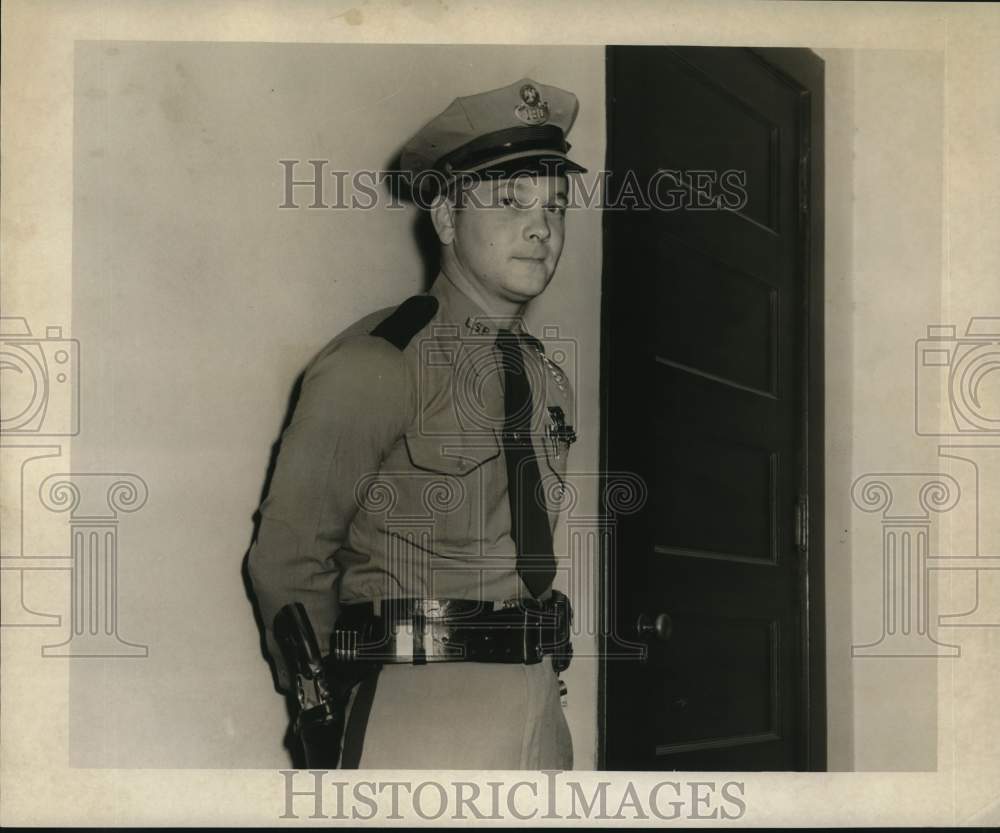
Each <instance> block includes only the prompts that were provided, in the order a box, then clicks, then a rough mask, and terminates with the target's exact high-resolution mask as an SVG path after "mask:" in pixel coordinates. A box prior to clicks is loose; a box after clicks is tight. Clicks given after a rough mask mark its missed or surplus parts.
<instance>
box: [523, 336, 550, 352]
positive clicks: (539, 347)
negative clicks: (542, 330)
mask: <svg viewBox="0 0 1000 833" xmlns="http://www.w3.org/2000/svg"><path fill="white" fill-rule="evenodd" d="M521 338H523V339H524V340H525V341H526V342H528V344H530V345H531V346H532V347H533V348H534V349H535V350H537V351H538V352H539V353H544V352H545V347H544V345H543V344H542V342H540V341H539V340H538V339H537V338H535V337H534V336H533V335H531V333H521Z"/></svg>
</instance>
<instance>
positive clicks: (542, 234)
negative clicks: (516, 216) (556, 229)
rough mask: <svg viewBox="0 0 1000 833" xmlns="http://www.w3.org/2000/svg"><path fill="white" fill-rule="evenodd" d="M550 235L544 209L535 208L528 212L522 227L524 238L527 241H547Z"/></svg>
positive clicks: (547, 218)
mask: <svg viewBox="0 0 1000 833" xmlns="http://www.w3.org/2000/svg"><path fill="white" fill-rule="evenodd" d="M551 234H552V229H551V228H549V217H548V214H547V213H546V212H545V209H544V208H539V207H535V208H533V209H531V210H530V212H529V216H528V220H527V222H526V224H525V227H524V236H525V237H527V238H528V239H529V240H548V239H549V236H550V235H551Z"/></svg>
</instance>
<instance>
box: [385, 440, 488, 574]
mask: <svg viewBox="0 0 1000 833" xmlns="http://www.w3.org/2000/svg"><path fill="white" fill-rule="evenodd" d="M404 439H405V442H406V452H407V454H408V456H409V459H410V463H411V464H412V465H413V467H414V472H413V478H411V482H412V483H413V485H414V486H417V487H418V488H419V497H418V496H417V495H414V496H413V497H414V498H416V503H415V505H414V506H413V510H414V512H415V513H420V514H422V515H423V516H425V517H426V516H430V517H433V519H434V549H440V550H443V551H448V552H451V553H455V554H470V555H472V554H476V553H477V552H478V551H479V549H480V548H481V546H482V541H483V540H484V539H486V538H489V537H490V536H491V535H493V534H494V531H493V530H492V525H493V524H494V523H495V522H496V511H495V508H494V507H493V503H494V501H492V499H491V495H493V494H494V492H495V491H497V490H498V489H499V487H500V486H501V484H500V483H499V482H497V478H498V477H502V475H500V473H499V472H498V471H497V469H496V465H497V462H496V461H497V458H499V457H500V455H501V452H502V449H501V448H500V445H499V443H498V442H497V438H496V436H495V435H494V434H488V435H485V434H477V435H475V436H472V437H460V436H455V435H452V436H433V435H426V434H423V435H421V434H406V435H405V437H404Z"/></svg>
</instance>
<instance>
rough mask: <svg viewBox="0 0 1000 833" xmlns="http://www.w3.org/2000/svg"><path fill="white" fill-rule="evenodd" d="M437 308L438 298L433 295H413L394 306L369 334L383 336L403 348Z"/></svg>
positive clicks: (398, 348)
mask: <svg viewBox="0 0 1000 833" xmlns="http://www.w3.org/2000/svg"><path fill="white" fill-rule="evenodd" d="M437 309H438V300H437V298H435V297H434V296H433V295H414V296H413V297H411V298H407V299H406V300H405V301H403V303H401V304H400V305H399V306H398V307H396V309H395V310H393V311H392V313H390V315H389V317H388V318H384V319H383V320H382V321H381V322H380V323H379V324H378V326H377V327H375V329H374V330H372V331H371V334H372V335H373V336H377V337H378V338H384V339H385V340H386V341H388V342H389V343H390V344H391V345H393V346H394V347H395V348H396V349H397V350H403V349H405V348H406V345H407V344H409V343H410V339H412V338H413V337H414V336H415V335H416V334H417V333H418V332H420V330H421V329H422V328H423V327H424V325H426V324H427V322H428V321H430V320H431V319H432V318H433V317H434V313H436V312H437Z"/></svg>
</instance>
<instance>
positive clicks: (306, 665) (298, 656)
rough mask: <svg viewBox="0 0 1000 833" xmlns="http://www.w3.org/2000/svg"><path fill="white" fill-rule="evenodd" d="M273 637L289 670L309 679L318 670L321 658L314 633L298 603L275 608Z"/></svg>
mask: <svg viewBox="0 0 1000 833" xmlns="http://www.w3.org/2000/svg"><path fill="white" fill-rule="evenodd" d="M274 638H275V639H276V640H277V641H278V645H279V646H280V648H281V652H282V654H284V657H285V663H286V664H287V665H288V667H289V671H291V673H293V674H300V675H301V676H303V677H305V678H306V679H308V680H312V679H314V678H315V677H316V674H317V670H319V671H322V667H323V657H322V654H320V651H319V644H318V643H317V642H316V632H315V631H314V630H313V628H312V624H311V623H310V621H309V614H308V613H306V609H305V607H303V606H302V603H301V602H293V603H291V604H287V605H285V606H284V607H283V608H281V610H279V611H278V613H277V614H276V615H275V617H274Z"/></svg>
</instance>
